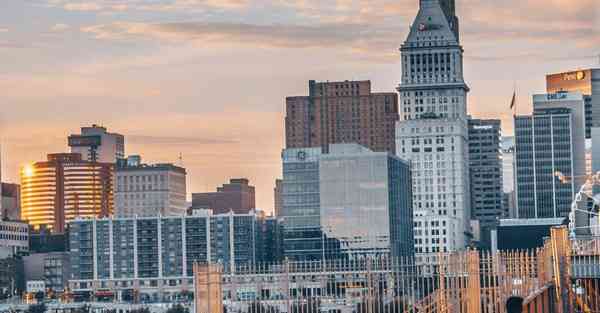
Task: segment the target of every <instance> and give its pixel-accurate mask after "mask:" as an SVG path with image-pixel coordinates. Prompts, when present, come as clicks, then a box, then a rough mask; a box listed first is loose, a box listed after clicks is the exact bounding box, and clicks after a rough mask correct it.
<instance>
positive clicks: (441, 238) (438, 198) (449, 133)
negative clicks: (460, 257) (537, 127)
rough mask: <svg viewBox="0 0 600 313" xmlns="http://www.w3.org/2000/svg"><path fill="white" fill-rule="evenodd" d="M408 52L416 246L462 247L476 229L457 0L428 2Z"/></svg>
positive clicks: (406, 125)
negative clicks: (472, 215)
mask: <svg viewBox="0 0 600 313" xmlns="http://www.w3.org/2000/svg"><path fill="white" fill-rule="evenodd" d="M400 51H401V53H402V56H401V64H402V79H401V82H400V85H399V86H398V92H399V93H400V106H401V110H400V111H401V112H400V115H401V117H400V119H401V120H400V121H399V122H398V123H397V126H396V151H397V155H398V156H399V157H400V158H402V159H406V160H410V161H411V162H412V168H413V199H414V202H413V208H414V224H415V247H416V252H417V253H435V252H444V251H456V250H461V249H463V248H465V246H466V245H467V244H468V243H469V233H470V232H471V231H470V223H469V219H470V217H471V208H470V207H471V205H470V204H471V203H470V202H471V198H470V192H469V189H470V185H469V170H468V168H467V166H466V162H465V160H468V143H467V140H468V137H467V136H468V134H467V93H468V92H469V88H468V86H467V85H466V84H465V82H464V79H463V48H462V46H461V45H460V40H459V25H458V18H457V17H456V15H455V5H454V0H421V1H420V8H419V12H418V14H417V17H416V18H415V20H414V22H413V24H412V26H411V29H410V33H409V35H408V38H407V39H406V41H405V42H404V44H402V46H401V48H400ZM420 260H421V261H427V259H422V258H421V259H420Z"/></svg>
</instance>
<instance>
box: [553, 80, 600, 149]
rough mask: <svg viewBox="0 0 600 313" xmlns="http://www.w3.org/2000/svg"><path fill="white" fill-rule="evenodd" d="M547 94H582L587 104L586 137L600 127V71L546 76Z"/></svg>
mask: <svg viewBox="0 0 600 313" xmlns="http://www.w3.org/2000/svg"><path fill="white" fill-rule="evenodd" d="M546 92H547V93H549V94H553V93H558V92H580V93H582V94H583V100H584V103H585V137H586V138H591V134H592V127H600V69H587V70H577V71H573V72H564V73H557V74H550V75H547V76H546Z"/></svg>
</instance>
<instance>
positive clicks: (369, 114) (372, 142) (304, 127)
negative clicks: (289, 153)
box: [285, 80, 398, 153]
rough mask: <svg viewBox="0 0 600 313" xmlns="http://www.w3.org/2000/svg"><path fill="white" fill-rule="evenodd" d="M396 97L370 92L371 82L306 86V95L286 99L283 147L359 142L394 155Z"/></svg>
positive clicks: (312, 83)
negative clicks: (284, 144) (284, 145)
mask: <svg viewBox="0 0 600 313" xmlns="http://www.w3.org/2000/svg"><path fill="white" fill-rule="evenodd" d="M397 120H398V95H397V94H395V93H374V92H371V82H370V81H343V82H315V81H313V80H311V81H309V83H308V96H301V97H287V98H286V117H285V139H286V140H285V142H286V148H309V147H321V148H322V149H323V152H327V149H329V144H334V143H358V144H361V145H363V146H365V147H367V148H369V149H371V150H373V151H389V152H391V153H394V151H395V142H394V123H395V122H396V121H397Z"/></svg>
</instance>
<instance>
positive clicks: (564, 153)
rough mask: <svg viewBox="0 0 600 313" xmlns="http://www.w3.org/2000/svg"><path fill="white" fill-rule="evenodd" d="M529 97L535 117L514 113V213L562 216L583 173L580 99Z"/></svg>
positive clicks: (569, 96) (578, 96)
mask: <svg viewBox="0 0 600 313" xmlns="http://www.w3.org/2000/svg"><path fill="white" fill-rule="evenodd" d="M533 101H534V113H533V115H531V116H516V117H515V141H516V145H515V182H516V186H515V192H516V205H517V207H516V216H515V217H516V218H517V219H542V218H545V219H547V218H561V217H563V218H564V217H567V216H568V214H569V212H570V211H571V202H572V200H573V195H574V192H576V190H577V188H578V187H579V186H580V185H581V182H582V178H583V175H585V153H584V152H585V128H584V125H585V122H584V121H585V119H584V116H583V114H582V113H583V97H582V95H581V94H580V93H575V94H571V93H559V94H548V95H534V98H533ZM573 177H575V178H574V179H573Z"/></svg>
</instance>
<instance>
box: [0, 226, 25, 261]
mask: <svg viewBox="0 0 600 313" xmlns="http://www.w3.org/2000/svg"><path fill="white" fill-rule="evenodd" d="M0 249H3V250H5V251H6V252H8V253H9V255H13V256H14V255H22V254H26V253H28V252H29V225H27V223H23V222H17V221H2V220H0Z"/></svg>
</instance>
